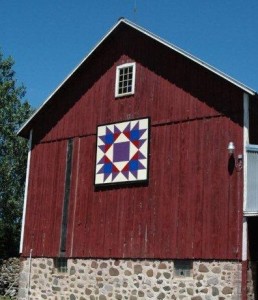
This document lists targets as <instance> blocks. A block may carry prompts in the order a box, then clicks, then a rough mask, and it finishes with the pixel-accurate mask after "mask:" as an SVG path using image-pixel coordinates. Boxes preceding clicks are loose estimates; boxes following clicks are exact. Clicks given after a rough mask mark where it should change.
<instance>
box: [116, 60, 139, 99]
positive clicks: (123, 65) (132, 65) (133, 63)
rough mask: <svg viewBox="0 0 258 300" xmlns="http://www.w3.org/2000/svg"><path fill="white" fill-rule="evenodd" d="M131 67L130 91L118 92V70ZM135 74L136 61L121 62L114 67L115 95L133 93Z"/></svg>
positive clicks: (122, 95) (120, 95)
mask: <svg viewBox="0 0 258 300" xmlns="http://www.w3.org/2000/svg"><path fill="white" fill-rule="evenodd" d="M129 67H133V73H132V90H131V91H130V92H126V93H119V76H120V70H122V69H124V68H129ZM135 75H136V63H135V62H131V63H126V64H122V65H119V66H117V67H116V85H115V97H116V98H118V97H124V96H128V95H133V94H134V92H135Z"/></svg>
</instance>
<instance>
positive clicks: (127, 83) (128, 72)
mask: <svg viewBox="0 0 258 300" xmlns="http://www.w3.org/2000/svg"><path fill="white" fill-rule="evenodd" d="M134 87H135V63H127V64H123V65H120V66H118V67H117V68H116V87H115V96H116V97H123V96H127V95H132V94H134Z"/></svg>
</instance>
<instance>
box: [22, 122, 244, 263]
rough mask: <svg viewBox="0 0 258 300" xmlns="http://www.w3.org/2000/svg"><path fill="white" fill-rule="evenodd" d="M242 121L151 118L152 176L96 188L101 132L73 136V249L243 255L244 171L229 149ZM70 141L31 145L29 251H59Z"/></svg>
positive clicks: (72, 252) (85, 253)
mask: <svg viewBox="0 0 258 300" xmlns="http://www.w3.org/2000/svg"><path fill="white" fill-rule="evenodd" d="M237 127H238V126H236V125H235V124H234V123H232V122H231V121H230V120H229V119H227V118H226V117H216V118H207V119H203V120H195V121H188V122H182V123H174V124H169V125H162V126H156V125H155V126H152V128H151V141H150V146H151V148H150V175H149V184H148V185H146V186H137V187H134V186H128V187H127V186H124V187H122V188H115V187H113V188H110V189H104V190H103V189H99V190H96V189H95V188H94V168H95V147H96V142H95V141H96V137H95V136H88V137H81V138H75V139H74V149H73V162H72V179H71V180H72V182H71V191H70V201H69V203H70V204H69V209H68V212H69V215H68V228H67V256H70V257H134V258H141V257H142V258H144V257H148V258H206V259H211V258H221V259H228V258H231V259H235V258H239V257H240V255H241V247H240V245H241V235H240V234H241V222H240V220H241V216H242V215H241V214H240V211H241V210H242V202H241V197H239V198H238V196H239V192H240V191H241V174H242V173H238V172H235V171H234V172H233V173H232V174H230V173H229V170H228V168H229V165H228V164H229V158H228V154H227V151H226V147H227V141H228V140H229V139H230V137H231V136H232V135H234V131H235V130H237ZM230 133H231V134H230ZM218 136H219V137H220V138H219V139H218V138H217V137H218ZM40 148H42V149H41V150H40ZM65 149H66V142H65V141H62V142H55V143H47V144H41V145H38V146H37V147H36V148H35V150H33V152H34V153H33V159H32V162H31V164H32V170H33V173H34V174H35V172H38V175H37V176H34V177H32V182H31V183H30V192H29V194H30V197H29V201H30V204H29V207H30V209H32V210H33V211H34V210H35V211H36V212H37V213H36V214H33V213H32V212H31V211H28V216H29V219H27V223H26V224H27V227H26V228H27V231H26V232H27V234H26V236H27V239H25V245H26V248H25V250H24V255H28V254H29V250H30V249H31V248H33V254H34V255H35V256H41V255H44V256H53V255H54V256H55V255H58V253H59V248H58V247H59V241H60V226H61V214H62V205H63V204H62V203H63V202H62V201H63V200H62V197H63V191H64V171H65V170H64V167H65ZM44 151H45V152H44ZM44 153H45V154H44ZM39 155H40V157H38V156H39ZM50 159H51V161H49V167H48V168H46V167H45V162H46V161H47V160H50ZM39 171H40V172H39ZM36 174H37V173H36ZM55 188H57V189H58V191H55ZM33 191H34V194H33ZM48 194H49V195H52V196H51V197H50V198H47V196H46V195H48ZM46 199H47V200H48V201H46ZM39 216H40V217H41V218H39ZM49 222H50V223H49ZM53 222H54V223H53ZM53 229H54V231H53V232H52V230H53ZM49 230H51V234H50V231H49ZM38 233H40V235H39V234H38ZM29 236H30V238H29ZM35 237H37V238H35ZM78 241H80V242H78Z"/></svg>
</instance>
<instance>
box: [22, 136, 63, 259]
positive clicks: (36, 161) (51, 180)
mask: <svg viewBox="0 0 258 300" xmlns="http://www.w3.org/2000/svg"><path fill="white" fill-rule="evenodd" d="M66 148H67V147H66V141H62V142H55V143H48V144H40V145H37V146H35V147H34V148H33V149H32V152H33V155H32V157H31V174H32V176H30V180H29V191H28V202H27V203H28V204H27V212H26V224H25V239H24V250H23V252H24V253H26V254H27V255H28V253H29V252H30V249H32V255H35V256H46V255H48V256H57V255H58V253H59V245H60V232H61V218H62V205H63V197H64V180H65V162H66Z"/></svg>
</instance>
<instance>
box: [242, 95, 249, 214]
mask: <svg viewBox="0 0 258 300" xmlns="http://www.w3.org/2000/svg"><path fill="white" fill-rule="evenodd" d="M243 102H244V132H243V161H244V164H243V168H244V169H243V171H244V174H243V176H244V178H243V180H244V182H243V183H244V184H243V189H244V191H243V198H244V199H243V210H244V211H243V212H245V209H246V202H247V168H248V166H247V152H246V146H247V145H248V144H249V95H248V94H246V93H244V95H243Z"/></svg>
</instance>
